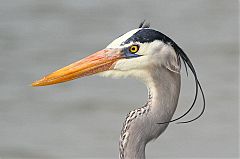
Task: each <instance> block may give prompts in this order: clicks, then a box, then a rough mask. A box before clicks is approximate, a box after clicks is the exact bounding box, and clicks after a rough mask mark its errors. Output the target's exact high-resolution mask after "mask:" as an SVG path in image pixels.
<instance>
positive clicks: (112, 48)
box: [32, 22, 205, 159]
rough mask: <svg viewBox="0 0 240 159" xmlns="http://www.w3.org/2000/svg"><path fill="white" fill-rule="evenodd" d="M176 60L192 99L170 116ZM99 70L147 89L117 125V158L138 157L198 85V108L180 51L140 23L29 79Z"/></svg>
mask: <svg viewBox="0 0 240 159" xmlns="http://www.w3.org/2000/svg"><path fill="white" fill-rule="evenodd" d="M181 59H182V61H183V63H184V65H185V68H186V71H187V67H189V68H190V70H191V72H192V73H193V76H194V79H195V84H196V85H195V97H194V100H193V103H192V105H191V107H190V108H189V109H188V111H187V112H186V113H184V114H183V115H182V116H180V117H178V118H176V119H173V120H171V118H172V116H173V114H174V112H175V109H176V107H177V103H178V98H179V93H180V83H181V77H180V69H181ZM93 74H100V75H103V76H107V77H117V78H119V77H128V76H131V77H135V78H137V79H140V80H141V81H143V82H144V83H145V85H146V86H147V88H148V100H147V103H146V104H145V105H144V106H143V107H141V108H138V109H135V110H133V111H130V112H129V113H128V115H127V117H126V119H125V122H124V124H123V127H122V131H121V135H120V142H119V150H120V155H119V157H120V158H121V159H144V158H145V146H146V144H147V143H148V142H149V141H150V140H153V139H156V138H157V137H158V136H159V135H160V134H161V133H162V132H163V131H164V130H165V129H166V128H167V126H168V124H169V123H170V122H173V121H176V120H179V119H181V118H182V117H184V116H185V115H186V114H187V113H188V112H190V110H191V109H192V108H193V106H194V104H195V102H196V99H197V96H198V91H199V89H200V91H201V95H202V98H203V109H202V111H201V113H200V114H199V115H198V116H197V117H196V118H194V119H192V120H189V121H185V122H180V123H188V122H191V121H193V120H196V119H197V118H199V117H200V116H201V115H202V114H203V111H204V109H205V97H204V93H203V90H202V88H201V85H200V83H199V80H198V78H197V74H196V72H195V69H194V67H193V65H192V63H191V61H190V59H189V58H188V57H187V55H186V54H185V53H184V52H183V50H182V49H181V48H180V47H179V46H178V45H177V44H176V43H175V42H174V41H173V40H171V39H170V38H169V37H167V36H166V35H164V34H162V33H161V32H159V31H157V30H154V29H151V28H149V25H148V24H146V23H144V22H143V23H141V24H140V26H139V28H137V29H134V30H131V31H129V32H127V33H125V34H124V35H122V36H120V37H118V38H117V39H115V40H114V41H113V42H112V43H110V44H109V45H108V46H107V47H106V48H105V49H103V50H101V51H98V52H96V53H94V54H92V55H90V56H88V57H86V58H84V59H82V60H80V61H77V62H75V63H73V64H70V65H68V66H66V67H64V68H62V69H59V70H57V71H55V72H53V73H51V74H49V75H47V76H45V77H44V78H42V79H40V80H38V81H36V82H34V83H33V84H32V85H33V86H45V85H51V84H56V83H61V82H65V81H69V80H73V79H76V78H80V77H83V76H89V75H93Z"/></svg>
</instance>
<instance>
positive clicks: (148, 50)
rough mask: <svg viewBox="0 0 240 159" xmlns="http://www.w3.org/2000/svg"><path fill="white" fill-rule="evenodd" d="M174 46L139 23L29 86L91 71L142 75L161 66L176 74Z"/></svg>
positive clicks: (116, 74) (178, 61) (45, 83)
mask: <svg viewBox="0 0 240 159" xmlns="http://www.w3.org/2000/svg"><path fill="white" fill-rule="evenodd" d="M175 45H176V44H175V43H174V42H173V41H172V40H171V39H170V38H168V37H167V36H166V35H164V34H162V33H161V32H159V31H157V30H154V29H151V28H149V27H148V26H143V25H141V26H140V28H138V29H134V30H131V31H129V32H127V33H125V34H123V35H122V36H120V37H118V38H117V39H115V40H114V41H113V42H111V43H110V44H109V45H108V46H107V47H106V48H105V49H103V50H100V51H98V52H96V53H94V54H92V55H90V56H88V57H86V58H84V59H82V60H80V61H77V62H75V63H73V64H70V65H68V66H66V67H64V68H61V69H59V70H57V71H55V72H53V73H51V74H49V75H47V76H45V77H43V78H42V79H40V80H38V81H35V82H34V83H32V85H33V86H45V85H52V84H56V83H61V82H66V81H69V80H73V79H76V78H80V77H83V76H89V75H93V74H102V75H104V76H111V77H126V76H133V77H138V78H141V77H144V76H146V75H145V74H146V73H148V72H149V71H150V70H153V69H156V68H161V67H162V68H165V69H167V70H169V71H172V72H174V73H179V71H180V60H179V58H178V55H177V53H176V52H175Z"/></svg>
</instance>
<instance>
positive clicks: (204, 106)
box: [177, 81, 206, 124]
mask: <svg viewBox="0 0 240 159" xmlns="http://www.w3.org/2000/svg"><path fill="white" fill-rule="evenodd" d="M198 86H199V88H200V91H201V94H202V97H203V108H202V111H201V112H200V114H199V115H198V116H197V117H195V118H193V119H191V120H188V121H183V122H177V124H186V123H190V122H192V121H195V120H197V119H198V118H200V117H201V116H202V115H203V113H204V111H205V109H206V100H205V95H204V93H203V90H202V86H201V84H200V83H199V81H198Z"/></svg>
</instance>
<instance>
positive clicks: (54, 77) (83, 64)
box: [32, 49, 123, 87]
mask: <svg viewBox="0 0 240 159" xmlns="http://www.w3.org/2000/svg"><path fill="white" fill-rule="evenodd" d="M121 58H123V54H122V53H121V50H120V49H104V50H101V51H98V52H96V53H94V54H92V55H90V56H88V57H86V58H84V59H82V60H80V61H77V62H75V63H72V64H70V65H68V66H66V67H63V68H61V69H59V70H57V71H55V72H53V73H51V74H49V75H47V76H45V77H43V78H42V79H40V80H38V81H35V82H33V83H32V86H34V87H36V86H46V85H52V84H57V83H62V82H66V81H70V80H73V79H76V78H80V77H83V76H89V75H93V74H96V73H99V72H103V71H107V70H111V69H113V67H114V65H115V63H116V62H117V61H118V60H119V59H121Z"/></svg>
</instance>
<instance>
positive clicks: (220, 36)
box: [0, 0, 239, 159]
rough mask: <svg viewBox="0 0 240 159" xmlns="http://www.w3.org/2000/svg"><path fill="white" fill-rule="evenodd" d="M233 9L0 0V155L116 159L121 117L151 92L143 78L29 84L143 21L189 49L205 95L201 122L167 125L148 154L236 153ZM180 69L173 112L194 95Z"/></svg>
mask: <svg viewBox="0 0 240 159" xmlns="http://www.w3.org/2000/svg"><path fill="white" fill-rule="evenodd" d="M238 6H239V4H238V1H234V0H231V1H229V0H221V1H219V0H183V1H182V0H181V1H179V0H172V1H168V0H163V1H153V0H148V1H147V0H139V1H137V0H135V1H128V0H123V1H111V0H92V1H87V0H66V1H63V0H48V1H43V0H42V1H40V0H9V1H7V0H0V74H1V77H0V158H1V159H5V158H46V159H48V158H49V159H58V158H64V159H65V158H66V159H69V158H118V139H119V134H120V130H121V127H122V123H123V120H124V118H125V115H126V114H127V113H128V112H129V111H130V110H132V109H134V108H137V107H139V106H141V105H143V104H144V103H145V100H146V97H147V90H146V88H145V87H144V85H143V84H142V83H141V82H139V81H136V80H134V79H119V80H112V79H108V78H102V77H97V76H94V77H86V78H83V79H79V80H75V81H72V82H68V83H64V84H60V85H56V86H49V87H43V88H32V87H31V86H30V83H31V82H32V81H34V80H36V79H39V78H40V77H42V76H43V75H45V74H47V73H50V72H52V71H54V70H56V69H57V68H60V67H62V66H65V65H67V64H69V63H71V62H74V61H76V60H79V59H81V58H83V57H85V56H87V55H89V54H91V53H93V52H94V51H97V50H100V49H102V48H104V47H105V46H106V45H107V44H108V43H110V42H111V41H112V40H113V39H115V38H116V37H118V36H119V35H121V34H123V33H125V32H127V31H129V30H131V29H134V28H136V27H138V25H139V23H140V21H142V20H143V19H146V20H147V21H150V22H151V25H152V27H153V28H156V29H158V30H160V31H161V32H163V33H165V34H167V35H169V36H170V37H172V39H174V40H175V41H176V42H177V43H178V44H179V45H180V46H181V47H182V48H183V49H184V51H185V52H186V53H187V54H188V55H189V57H190V58H191V59H192V62H193V63H194V65H195V67H196V69H197V73H198V75H199V79H200V81H201V83H202V86H203V88H204V90H205V93H206V100H207V109H206V113H205V114H204V115H203V117H202V118H200V119H199V120H197V121H196V122H193V123H190V124H186V125H177V124H171V125H170V126H169V127H168V129H167V131H166V132H165V133H164V134H163V135H162V136H160V137H159V138H158V139H157V140H156V141H154V142H151V143H150V144H148V145H147V149H146V155H147V157H148V158H187V157H188V158H219V157H223V158H237V156H238V128H239V125H238V124H239V123H238V54H239V50H238V20H239V19H238ZM182 74H183V75H182V80H183V84H182V91H181V97H180V101H179V105H178V108H177V111H176V113H175V117H177V116H179V115H180V114H182V113H183V112H184V111H186V109H187V108H188V106H189V105H190V103H191V101H192V99H193V95H194V83H193V82H192V78H191V77H189V78H187V77H186V73H185V71H184V69H182ZM199 99H200V98H199ZM199 101H200V102H201V100H199ZM200 102H198V104H199V105H198V107H196V108H195V109H194V111H193V112H192V113H191V114H190V115H188V117H186V118H185V119H186V120H187V119H191V118H192V117H194V116H196V115H197V114H198V112H199V111H200V109H201V103H200Z"/></svg>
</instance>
